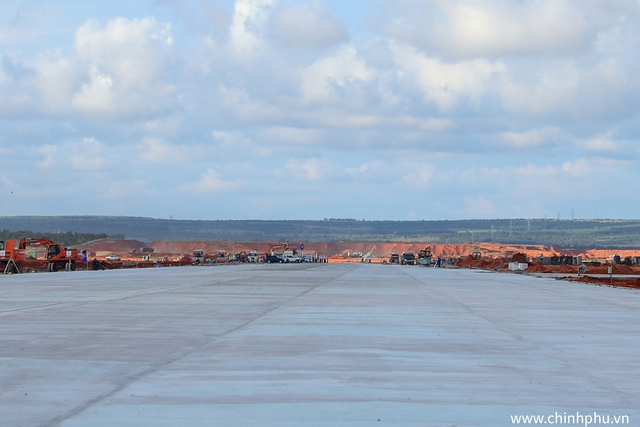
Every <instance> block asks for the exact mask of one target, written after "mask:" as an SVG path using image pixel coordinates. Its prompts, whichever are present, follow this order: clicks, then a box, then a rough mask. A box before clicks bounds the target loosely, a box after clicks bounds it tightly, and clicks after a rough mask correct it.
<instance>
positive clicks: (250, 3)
mask: <svg viewBox="0 0 640 427" xmlns="http://www.w3.org/2000/svg"><path fill="white" fill-rule="evenodd" d="M274 3H275V0H236V2H235V4H234V13H233V22H232V24H231V29H230V38H231V46H232V48H233V51H234V52H235V53H236V57H237V58H239V59H242V58H246V56H247V55H252V54H254V53H256V52H257V51H258V49H259V48H260V47H261V46H263V44H264V39H265V36H266V24H267V19H268V17H269V12H270V9H271V7H272V6H273V4H274Z"/></svg>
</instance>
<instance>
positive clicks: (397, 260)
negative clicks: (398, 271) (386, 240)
mask: <svg viewBox="0 0 640 427" xmlns="http://www.w3.org/2000/svg"><path fill="white" fill-rule="evenodd" d="M389 264H400V257H399V256H398V254H395V253H393V254H391V255H389Z"/></svg>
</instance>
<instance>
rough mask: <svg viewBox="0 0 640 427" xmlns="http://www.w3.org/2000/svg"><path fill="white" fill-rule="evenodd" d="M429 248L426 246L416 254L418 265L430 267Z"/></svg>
mask: <svg viewBox="0 0 640 427" xmlns="http://www.w3.org/2000/svg"><path fill="white" fill-rule="evenodd" d="M432 256H433V255H432V254H431V246H427V247H426V248H424V249H422V250H421V251H420V252H418V265H424V266H425V267H429V266H430V265H431V257H432Z"/></svg>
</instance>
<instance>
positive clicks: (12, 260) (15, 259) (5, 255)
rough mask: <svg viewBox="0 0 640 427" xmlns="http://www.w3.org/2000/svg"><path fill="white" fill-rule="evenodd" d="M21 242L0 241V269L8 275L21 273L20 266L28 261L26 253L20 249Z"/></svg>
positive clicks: (13, 240) (11, 240)
mask: <svg viewBox="0 0 640 427" xmlns="http://www.w3.org/2000/svg"><path fill="white" fill-rule="evenodd" d="M18 245H19V241H18V240H15V239H10V240H7V241H4V242H1V241H0V268H2V270H3V271H4V273H5V274H7V273H20V268H19V264H20V263H22V262H24V261H25V260H26V259H27V256H26V251H25V250H24V248H23V249H20V248H19V247H18Z"/></svg>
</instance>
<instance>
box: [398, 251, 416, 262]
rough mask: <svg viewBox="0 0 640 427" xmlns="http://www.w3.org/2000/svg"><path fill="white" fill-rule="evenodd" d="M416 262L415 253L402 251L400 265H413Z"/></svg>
mask: <svg viewBox="0 0 640 427" xmlns="http://www.w3.org/2000/svg"><path fill="white" fill-rule="evenodd" d="M415 263H416V255H415V254H414V253H413V252H403V253H402V261H401V264H402V265H415Z"/></svg>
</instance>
